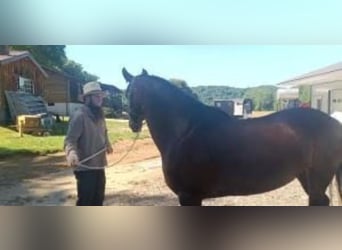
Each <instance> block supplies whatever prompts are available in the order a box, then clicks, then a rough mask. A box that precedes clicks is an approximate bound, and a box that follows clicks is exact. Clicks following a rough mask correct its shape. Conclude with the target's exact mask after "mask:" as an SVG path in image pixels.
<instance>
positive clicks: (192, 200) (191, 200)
mask: <svg viewBox="0 0 342 250" xmlns="http://www.w3.org/2000/svg"><path fill="white" fill-rule="evenodd" d="M178 200H179V204H180V205H181V206H202V198H199V197H197V196H196V195H193V194H189V193H180V194H178Z"/></svg>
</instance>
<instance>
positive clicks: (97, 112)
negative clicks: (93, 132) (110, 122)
mask: <svg viewBox="0 0 342 250" xmlns="http://www.w3.org/2000/svg"><path fill="white" fill-rule="evenodd" d="M86 105H87V106H88V108H89V109H90V111H91V113H92V114H93V116H94V122H95V123H97V122H98V121H100V120H104V112H103V109H102V107H99V106H96V105H94V104H93V102H92V101H91V100H90V102H89V103H87V104H86Z"/></svg>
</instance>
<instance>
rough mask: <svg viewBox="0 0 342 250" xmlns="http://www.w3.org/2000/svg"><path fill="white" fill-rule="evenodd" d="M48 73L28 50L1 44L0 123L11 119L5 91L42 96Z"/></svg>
mask: <svg viewBox="0 0 342 250" xmlns="http://www.w3.org/2000/svg"><path fill="white" fill-rule="evenodd" d="M47 78H48V74H47V73H46V72H45V70H44V69H43V68H42V67H41V66H40V65H39V64H38V63H37V61H36V60H35V59H34V58H33V57H32V55H31V54H30V53H29V52H28V51H10V50H9V47H8V46H4V45H1V46H0V123H5V122H8V121H9V120H10V116H9V109H8V104H7V102H6V97H5V91H20V92H25V93H30V94H32V95H35V96H42V94H43V91H44V87H43V86H44V81H45V80H46V79H47Z"/></svg>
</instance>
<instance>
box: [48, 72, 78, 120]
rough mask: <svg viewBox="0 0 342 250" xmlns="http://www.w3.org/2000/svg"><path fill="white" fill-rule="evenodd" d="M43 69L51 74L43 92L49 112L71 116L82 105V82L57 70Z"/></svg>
mask: <svg viewBox="0 0 342 250" xmlns="http://www.w3.org/2000/svg"><path fill="white" fill-rule="evenodd" d="M43 69H44V70H45V71H46V72H47V73H48V74H49V78H47V79H46V80H45V82H44V91H43V98H44V99H45V101H46V102H47V105H48V107H47V108H48V111H49V112H51V113H53V114H56V115H60V116H69V115H71V114H72V113H73V112H74V111H75V110H76V109H77V108H79V107H80V106H81V105H82V104H81V99H80V95H81V94H82V83H81V81H80V80H78V79H76V78H74V77H72V76H70V75H68V74H66V73H64V72H61V71H59V70H57V69H51V68H48V67H43Z"/></svg>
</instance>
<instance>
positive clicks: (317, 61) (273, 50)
mask: <svg viewBox="0 0 342 250" xmlns="http://www.w3.org/2000/svg"><path fill="white" fill-rule="evenodd" d="M66 55H67V57H68V58H69V59H71V60H75V61H76V62H78V63H80V64H82V66H83V68H84V69H85V70H86V71H88V72H89V73H92V74H95V75H97V76H99V77H100V79H99V81H101V82H103V83H107V84H113V85H115V86H117V87H119V88H122V89H123V88H125V87H126V83H125V81H124V79H123V77H122V74H121V69H122V68H123V67H126V69H127V70H128V71H129V72H130V73H132V74H133V75H137V74H139V73H140V72H141V71H142V69H143V68H144V69H146V70H147V71H148V73H149V74H152V75H157V76H160V77H162V78H165V79H170V78H177V79H182V80H185V81H186V82H187V83H188V85H189V86H191V87H194V86H200V85H226V86H231V87H241V88H245V87H253V86H259V85H269V84H270V85H275V84H277V83H279V82H281V81H285V80H288V79H290V78H293V77H296V76H298V75H301V74H304V73H308V72H310V71H313V70H316V69H319V68H321V67H325V66H328V65H330V64H334V63H338V62H341V61H342V45H70V46H69V45H67V46H66Z"/></svg>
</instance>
